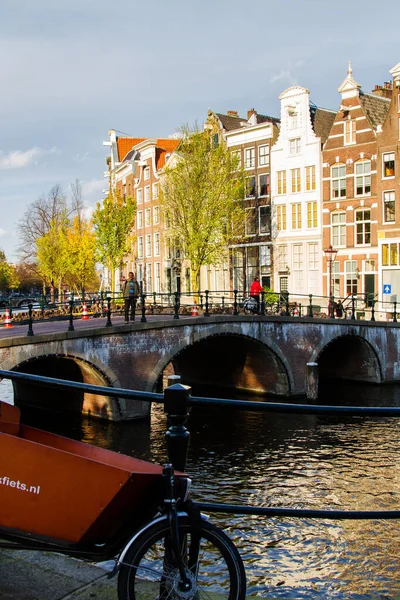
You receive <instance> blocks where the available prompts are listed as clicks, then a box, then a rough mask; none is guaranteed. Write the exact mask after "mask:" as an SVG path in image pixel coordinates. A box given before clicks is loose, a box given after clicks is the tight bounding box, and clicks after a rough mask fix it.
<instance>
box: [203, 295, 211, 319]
mask: <svg viewBox="0 0 400 600" xmlns="http://www.w3.org/2000/svg"><path fill="white" fill-rule="evenodd" d="M209 293H210V292H209V290H206V291H205V294H206V304H205V311H204V316H205V317H209V316H210V313H209V312H208V295H209Z"/></svg>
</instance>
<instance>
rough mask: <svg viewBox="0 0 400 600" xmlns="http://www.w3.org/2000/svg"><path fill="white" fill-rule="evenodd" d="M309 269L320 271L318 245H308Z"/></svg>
mask: <svg viewBox="0 0 400 600" xmlns="http://www.w3.org/2000/svg"><path fill="white" fill-rule="evenodd" d="M308 268H309V269H310V271H318V269H319V251H318V244H308Z"/></svg>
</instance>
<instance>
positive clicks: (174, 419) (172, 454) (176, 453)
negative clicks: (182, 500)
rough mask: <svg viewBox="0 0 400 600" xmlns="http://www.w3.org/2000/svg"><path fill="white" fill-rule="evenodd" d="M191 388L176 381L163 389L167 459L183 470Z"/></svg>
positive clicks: (187, 444)
mask: <svg viewBox="0 0 400 600" xmlns="http://www.w3.org/2000/svg"><path fill="white" fill-rule="evenodd" d="M190 391H191V388H190V387H188V386H187V385H182V384H181V383H176V384H175V385H171V386H170V387H167V388H165V390H164V412H165V413H166V415H167V419H168V431H167V433H166V435H165V437H166V440H167V449H168V459H169V461H170V462H171V463H172V465H173V467H174V469H178V470H179V471H184V470H185V467H186V457H187V452H188V448H189V438H190V433H189V432H188V430H187V429H186V427H185V423H186V421H187V418H188V399H189V394H190Z"/></svg>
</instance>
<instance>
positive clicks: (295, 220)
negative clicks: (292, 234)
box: [292, 202, 301, 229]
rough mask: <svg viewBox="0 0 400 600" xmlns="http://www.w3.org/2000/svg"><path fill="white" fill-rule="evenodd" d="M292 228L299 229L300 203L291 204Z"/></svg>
mask: <svg viewBox="0 0 400 600" xmlns="http://www.w3.org/2000/svg"><path fill="white" fill-rule="evenodd" d="M292 229H301V203H300V202H296V204H292Z"/></svg>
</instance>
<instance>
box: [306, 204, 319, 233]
mask: <svg viewBox="0 0 400 600" xmlns="http://www.w3.org/2000/svg"><path fill="white" fill-rule="evenodd" d="M307 227H308V229H314V228H315V227H318V212H317V203H316V202H307Z"/></svg>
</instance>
